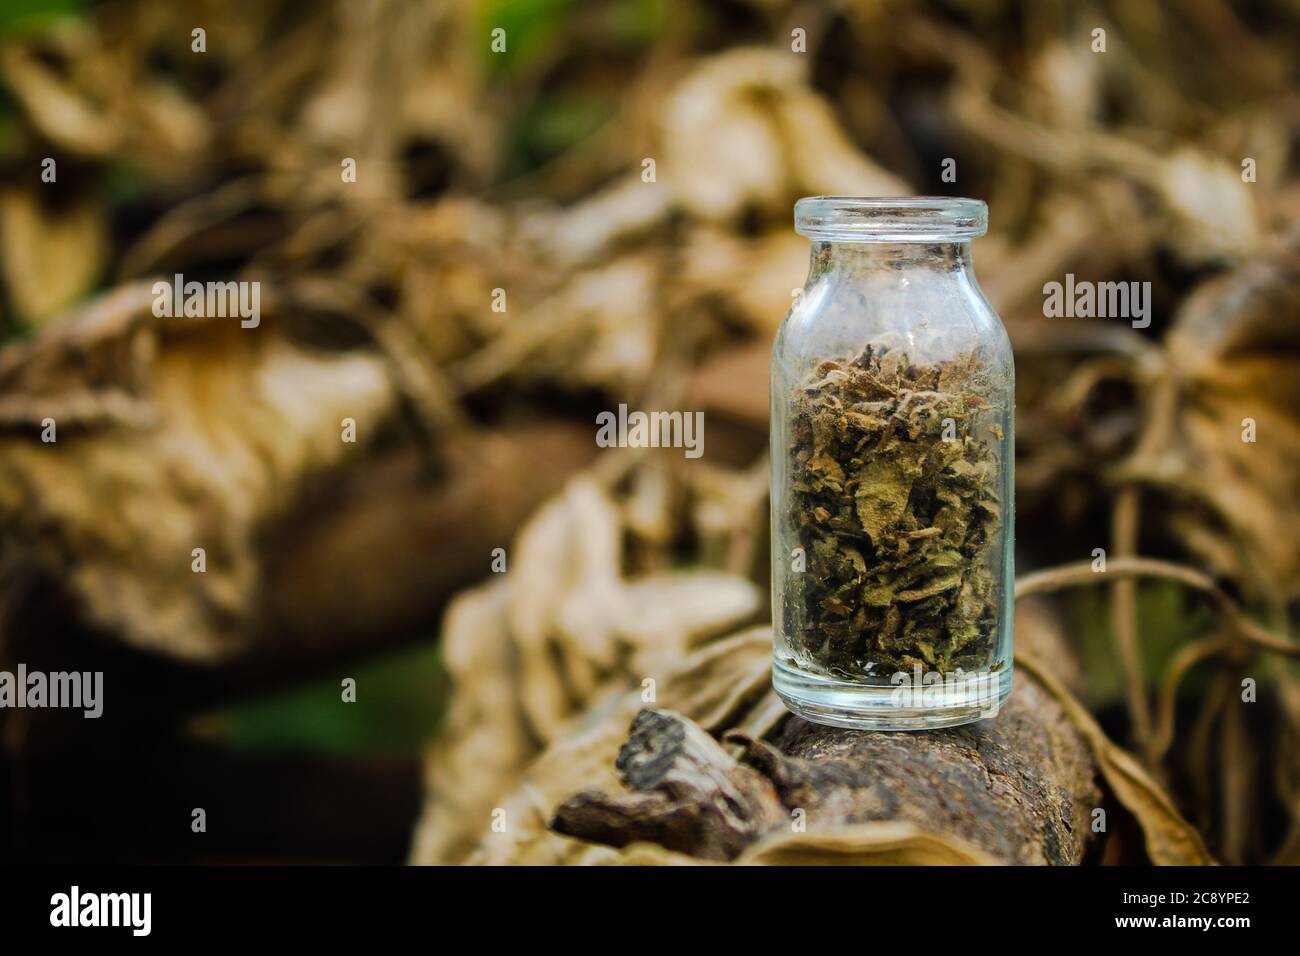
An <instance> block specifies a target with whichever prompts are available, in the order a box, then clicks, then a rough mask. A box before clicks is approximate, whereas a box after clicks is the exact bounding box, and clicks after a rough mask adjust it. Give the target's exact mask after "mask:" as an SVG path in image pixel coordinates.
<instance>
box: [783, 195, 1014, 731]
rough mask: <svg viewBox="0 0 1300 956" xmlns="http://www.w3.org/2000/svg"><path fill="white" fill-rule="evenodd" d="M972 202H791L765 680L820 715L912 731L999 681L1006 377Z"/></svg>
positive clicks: (966, 717) (1004, 653)
mask: <svg viewBox="0 0 1300 956" xmlns="http://www.w3.org/2000/svg"><path fill="white" fill-rule="evenodd" d="M987 223H988V208H987V207H986V206H985V204H984V203H982V202H980V201H978V200H974V199H949V198H943V197H919V198H904V199H859V198H849V197H831V196H818V197H813V198H807V199H801V200H799V202H798V203H796V205H795V230H796V231H797V232H799V233H800V234H802V235H805V236H807V237H808V238H809V239H811V240H812V262H811V267H810V270H809V274H808V281H807V284H806V285H805V286H804V288H803V290H802V292H801V293H800V294H799V295H798V297H797V298H796V299H795V302H794V305H793V307H792V308H791V310H790V314H789V315H788V316H787V317H786V319H785V321H784V322H783V323H782V325H781V328H780V330H779V331H778V332H777V336H776V343H775V346H774V349H773V355H772V426H771V427H772V433H771V443H772V447H771V457H772V600H773V609H772V617H773V629H774V632H775V634H774V649H773V650H774V660H773V665H774V667H773V678H772V682H773V685H774V686H775V688H776V691H777V693H778V694H780V696H781V699H782V700H784V701H785V703H786V706H787V707H789V708H790V709H791V710H792V711H794V712H795V713H797V714H799V715H801V716H803V717H806V718H807V719H809V720H812V721H815V722H817V723H821V724H830V725H832V726H837V727H852V728H860V729H867V730H917V729H925V728H932V727H948V726H954V725H957V724H964V723H969V722H971V721H974V720H979V719H980V718H983V717H990V716H992V715H993V714H995V713H996V712H997V708H998V706H999V705H1000V704H1001V702H1002V701H1003V700H1005V699H1006V696H1007V694H1009V693H1010V692H1011V672H1012V659H1011V631H1012V614H1013V600H1014V570H1013V560H1014V498H1013V495H1014V452H1013V440H1014V439H1013V434H1012V428H1013V420H1014V406H1015V373H1014V367H1013V362H1012V355H1011V345H1010V342H1009V340H1008V338H1007V334H1006V330H1005V329H1004V328H1003V326H1002V323H1001V321H999V319H998V317H997V314H996V313H995V312H994V311H993V309H992V307H991V306H990V305H989V303H988V301H987V300H986V299H985V298H984V294H983V293H982V292H981V291H980V287H979V285H978V284H977V283H976V281H975V273H974V270H973V268H972V266H971V240H972V239H975V238H976V237H978V236H982V235H983V234H984V232H985V230H986V228H987Z"/></svg>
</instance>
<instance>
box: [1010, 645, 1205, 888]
mask: <svg viewBox="0 0 1300 956" xmlns="http://www.w3.org/2000/svg"><path fill="white" fill-rule="evenodd" d="M1016 666H1017V667H1023V668H1024V669H1025V670H1027V671H1028V672H1029V673H1030V674H1032V675H1033V676H1034V677H1035V678H1036V679H1037V680H1038V682H1039V683H1040V684H1042V685H1043V687H1044V688H1046V689H1047V691H1048V692H1049V693H1050V694H1051V695H1052V696H1053V697H1055V698H1056V699H1057V701H1059V702H1060V704H1061V706H1062V707H1063V708H1064V709H1065V712H1066V714H1067V715H1068V716H1069V718H1070V720H1071V721H1072V722H1073V723H1074V725H1075V726H1076V727H1077V728H1078V729H1079V732H1080V733H1081V734H1083V736H1084V738H1085V739H1086V740H1087V741H1088V746H1089V747H1090V748H1091V749H1092V753H1093V756H1094V757H1095V758H1096V760H1097V764H1098V766H1099V767H1101V772H1102V775H1103V776H1104V777H1105V778H1106V782H1107V783H1108V784H1109V785H1110V788H1111V790H1112V792H1114V794H1115V797H1116V799H1117V800H1119V802H1120V803H1121V804H1123V806H1124V807H1125V809H1127V810H1128V811H1129V812H1130V813H1132V814H1133V816H1134V817H1136V818H1137V821H1138V824H1139V825H1140V826H1141V827H1142V832H1143V833H1144V834H1145V835H1146V848H1147V854H1148V855H1149V856H1150V858H1151V862H1152V863H1155V864H1158V865H1161V866H1207V865H1211V864H1213V863H1214V859H1213V857H1211V856H1210V852H1209V850H1207V849H1206V848H1205V842H1204V840H1202V839H1201V835H1200V834H1199V833H1198V832H1197V831H1196V830H1195V828H1193V827H1192V825H1191V824H1190V823H1188V822H1187V821H1186V820H1185V819H1183V816H1182V814H1180V813H1179V812H1178V810H1177V809H1175V807H1174V805H1173V801H1172V800H1170V798H1169V795H1168V794H1167V793H1165V791H1164V790H1163V789H1162V788H1161V787H1160V785H1159V784H1157V783H1156V782H1155V781H1154V780H1152V779H1151V777H1150V775H1148V774H1147V772H1146V771H1145V770H1144V769H1142V765H1141V764H1139V763H1138V761H1137V758H1135V757H1134V756H1133V755H1132V754H1130V753H1129V752H1128V751H1126V750H1124V749H1123V748H1121V747H1118V746H1116V745H1115V744H1114V743H1112V742H1111V740H1110V738H1108V737H1107V736H1106V734H1105V732H1104V731H1103V730H1102V729H1101V726H1100V725H1099V724H1098V723H1097V721H1096V720H1094V719H1093V717H1092V715H1091V714H1090V713H1088V710H1087V708H1085V707H1084V706H1083V704H1081V703H1079V701H1078V699H1077V698H1075V696H1074V695H1073V694H1071V693H1070V692H1069V691H1068V690H1067V689H1066V688H1065V686H1064V685H1063V684H1061V682H1060V681H1059V680H1057V678H1056V677H1055V676H1053V675H1052V673H1051V672H1050V670H1049V669H1047V668H1046V667H1044V666H1043V665H1042V664H1041V663H1040V662H1038V661H1036V660H1035V659H1034V658H1033V657H1032V656H1031V655H1028V654H1026V653H1024V652H1023V651H1018V652H1017V653H1016Z"/></svg>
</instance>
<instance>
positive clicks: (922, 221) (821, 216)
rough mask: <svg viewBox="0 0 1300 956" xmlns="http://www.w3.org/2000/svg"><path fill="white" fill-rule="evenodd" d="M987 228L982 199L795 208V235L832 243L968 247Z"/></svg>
mask: <svg viewBox="0 0 1300 956" xmlns="http://www.w3.org/2000/svg"><path fill="white" fill-rule="evenodd" d="M988 226H989V207H988V206H987V205H986V204H985V203H984V202H983V201H982V200H979V199H960V198H954V197H949V196H902V197H898V196H894V197H884V198H870V197H861V196H806V197H804V198H803V199H800V200H799V201H798V202H797V203H795V204H794V231H795V232H797V233H799V234H800V235H801V236H807V237H808V238H809V239H819V240H824V241H829V242H965V241H966V240H968V239H977V238H979V237H980V236H982V235H984V233H986V232H987V231H988Z"/></svg>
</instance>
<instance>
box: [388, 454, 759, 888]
mask: <svg viewBox="0 0 1300 956" xmlns="http://www.w3.org/2000/svg"><path fill="white" fill-rule="evenodd" d="M625 514H626V512H625V510H624V509H622V508H619V507H617V506H616V504H615V501H614V499H613V498H612V497H611V496H610V493H609V492H607V491H606V490H605V489H604V487H603V486H602V485H601V484H600V483H598V482H597V481H596V480H594V479H593V478H592V477H590V476H578V477H577V478H575V479H573V480H572V481H571V482H570V484H569V485H568V487H567V488H566V489H565V491H564V492H563V493H562V494H560V495H558V496H557V497H556V498H554V499H552V500H551V501H550V502H548V503H547V504H546V505H545V506H543V507H542V508H541V509H540V510H539V511H538V512H537V513H536V514H535V515H534V516H533V518H532V519H530V521H529V522H528V523H527V524H526V525H525V527H524V528H523V529H522V530H521V531H520V532H519V534H518V536H517V538H516V541H515V543H514V545H513V546H512V547H510V548H509V549H508V554H509V555H510V562H511V563H510V571H509V574H508V575H506V576H505V577H503V578H501V579H499V580H496V581H494V582H492V583H490V584H487V585H484V586H482V587H480V588H476V589H474V590H471V591H469V592H466V593H465V594H463V595H462V596H460V597H459V598H457V599H456V600H455V601H454V602H453V604H452V606H451V607H450V608H449V610H448V612H447V617H446V622H445V624H444V627H443V638H442V639H443V646H444V649H445V654H446V661H447V669H448V671H449V672H450V675H451V678H452V681H453V683H454V686H455V696H454V698H453V701H452V706H451V712H450V714H449V715H448V718H447V724H446V726H445V729H444V730H443V732H442V734H441V736H440V738H439V740H438V741H437V742H436V743H435V744H434V746H433V748H432V750H431V752H430V755H429V759H428V789H429V792H430V795H429V798H428V805H427V807H426V811H425V814H424V819H423V821H422V823H421V825H420V827H419V829H418V830H417V835H416V841H415V846H414V849H413V851H412V859H413V860H414V861H415V862H422V863H434V862H441V863H446V862H456V861H460V860H462V859H464V858H465V856H466V854H467V853H469V852H470V851H471V850H472V849H473V848H474V847H475V846H478V850H477V851H476V853H477V857H476V858H482V859H485V860H488V861H496V860H499V859H501V858H503V856H509V857H511V858H515V857H520V860H519V861H520V862H524V861H525V860H524V859H523V857H527V860H526V861H527V862H560V861H561V860H569V859H570V858H571V857H572V854H573V852H574V851H573V850H572V848H571V847H568V846H565V845H564V844H562V843H555V842H554V841H555V840H559V839H560V838H558V837H553V836H551V835H549V834H548V833H547V831H546V823H547V821H548V820H549V813H550V811H551V810H552V809H553V807H554V805H555V804H556V803H558V802H559V800H560V799H562V798H563V797H564V796H567V794H568V790H567V787H568V786H569V784H570V783H571V782H572V781H573V780H578V779H583V776H582V775H583V774H587V775H588V776H587V778H586V779H591V777H590V774H592V773H595V774H596V775H597V776H599V774H600V771H599V770H598V768H599V767H601V766H605V767H608V766H609V765H611V764H612V760H613V754H614V753H616V752H617V750H618V746H619V744H620V742H621V740H622V736H623V734H624V732H625V730H626V726H627V721H628V720H629V719H630V717H631V714H632V713H634V712H635V710H636V709H637V708H638V707H639V706H641V705H642V704H643V703H644V701H643V700H642V696H641V695H642V694H643V693H645V692H646V691H645V688H646V687H650V688H653V689H654V692H655V693H656V694H657V695H658V698H659V699H660V700H670V701H671V703H670V704H669V706H672V707H674V708H676V709H678V710H681V711H683V712H684V713H688V714H690V715H692V716H696V717H698V718H699V719H700V720H701V722H703V723H705V724H706V726H707V725H709V724H710V723H716V722H717V721H719V720H725V719H727V717H728V715H730V714H731V713H733V712H735V711H737V710H738V709H740V708H743V707H744V705H745V701H746V700H751V699H754V698H755V697H757V696H758V695H759V694H760V693H761V688H762V687H764V686H766V683H767V681H768V680H769V672H768V666H769V660H768V658H769V657H770V652H771V647H770V640H771V635H770V632H766V631H765V632H762V633H761V634H759V635H757V636H755V635H741V636H739V637H737V638H731V639H728V640H726V641H722V642H713V643H709V644H706V645H705V648H704V650H702V651H700V652H698V653H696V654H694V655H691V654H690V653H689V649H690V648H691V647H692V646H693V645H694V644H696V643H697V642H699V641H700V640H702V639H705V638H707V637H709V636H712V635H716V634H719V633H725V632H726V630H727V629H729V628H732V627H734V626H735V625H736V624H737V623H738V622H739V621H742V620H744V619H746V618H748V617H751V616H752V615H753V614H754V612H755V611H756V610H757V608H758V603H759V593H758V589H757V588H755V587H754V585H753V584H751V583H750V582H748V581H745V580H743V579H741V578H737V577H734V576H729V575H723V574H720V573H718V572H714V571H709V570H706V569H699V570H696V571H690V572H680V571H678V572H656V573H650V574H646V575H641V576H633V577H625V572H624V571H623V570H622V569H623V565H624V558H623V554H622V541H623V538H624V536H625V534H626V532H627V530H628V529H627V527H626V525H625V521H626V517H625ZM759 647H761V653H758V651H757V650H756V648H759ZM683 658H686V660H687V661H689V667H688V666H687V664H686V663H684V662H683ZM723 668H729V670H728V671H727V675H726V676H725V677H718V672H719V670H720V669H723ZM701 675H705V676H707V677H710V678H717V679H716V680H705V679H704V677H702V676H701ZM645 681H651V682H652V683H649V684H645V683H643V682H645ZM629 687H636V688H638V689H637V690H634V691H631V692H629V691H628V688H629ZM602 702H603V703H602ZM588 708H592V709H591V710H588ZM584 712H586V713H587V716H586V718H585V723H580V724H579V725H577V726H575V721H580V722H581V720H582V718H580V717H579V715H581V714H583V713H584ZM619 715H621V716H619ZM606 718H607V719H606ZM548 745H549V746H550V747H551V750H548V751H546V753H547V754H555V755H558V756H553V757H547V756H543V757H542V758H541V759H540V760H539V762H538V764H537V766H536V767H535V768H534V769H533V770H532V771H530V773H529V775H528V777H526V778H525V779H524V781H523V782H522V783H519V778H520V774H521V773H522V772H523V770H524V768H525V766H526V765H527V764H528V762H529V761H530V760H532V759H533V758H534V757H535V756H536V755H537V754H538V753H539V751H542V750H543V748H545V747H547V746H548ZM494 806H500V807H502V808H504V809H505V811H506V813H507V815H508V817H509V819H510V826H509V827H508V828H507V832H506V833H493V832H492V831H491V829H490V823H491V819H490V812H491V810H492V808H493V807H494ZM570 842H572V841H570ZM584 859H585V857H584Z"/></svg>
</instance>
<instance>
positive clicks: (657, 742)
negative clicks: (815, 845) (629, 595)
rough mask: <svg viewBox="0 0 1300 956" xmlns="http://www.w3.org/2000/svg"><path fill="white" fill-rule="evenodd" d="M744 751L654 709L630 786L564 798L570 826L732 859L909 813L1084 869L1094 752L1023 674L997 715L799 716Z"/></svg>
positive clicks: (626, 755) (637, 737)
mask: <svg viewBox="0 0 1300 956" xmlns="http://www.w3.org/2000/svg"><path fill="white" fill-rule="evenodd" d="M724 741H725V742H727V743H731V744H734V745H737V746H738V747H739V748H740V750H739V755H738V756H733V755H732V754H731V753H729V752H728V750H727V749H726V747H725V746H724V745H723V744H721V743H719V742H717V741H714V740H713V739H712V738H711V737H709V735H708V734H706V733H704V732H703V731H702V730H700V728H699V727H697V726H696V725H694V724H693V723H692V722H691V721H689V720H687V719H686V718H684V717H681V716H680V715H677V714H674V713H671V712H667V711H655V710H643V711H642V712H641V713H640V714H638V715H637V717H636V719H635V720H634V721H633V724H632V733H631V736H630V737H629V738H628V740H627V742H626V743H625V744H624V746H623V749H622V751H621V752H620V754H619V757H618V761H617V767H618V769H619V772H620V776H621V779H622V782H623V783H624V785H625V786H626V787H627V788H628V789H627V791H626V792H620V793H609V792H605V791H601V790H586V791H583V792H581V793H578V794H576V795H574V796H572V797H570V798H569V799H567V800H565V801H564V802H563V803H561V804H560V806H559V807H558V809H557V810H556V812H555V815H554V818H553V820H552V823H551V826H552V829H553V830H555V831H556V832H558V833H561V834H566V835H568V836H573V837H578V838H581V839H584V840H589V841H593V842H599V843H605V844H609V845H613V846H626V845H628V844H631V843H635V842H639V841H650V842H653V843H657V844H659V845H660V846H663V847H665V848H667V849H670V850H674V851H677V852H679V853H685V854H689V855H690V856H694V857H700V858H704V859H713V860H729V859H734V858H735V857H737V856H738V855H739V854H740V853H741V852H743V851H744V849H745V848H746V847H748V846H750V845H751V844H753V843H755V842H756V841H758V840H759V839H761V838H763V837H765V836H770V835H772V834H774V833H776V832H779V831H784V830H789V829H790V828H791V826H792V821H802V825H803V826H805V827H806V828H807V831H808V832H809V833H816V832H833V831H835V830H836V829H837V828H843V827H845V826H848V825H852V824H859V823H866V822H872V821H902V822H907V823H912V824H915V825H916V826H918V827H919V828H921V829H922V830H924V831H927V832H930V833H934V834H937V835H939V836H941V837H946V838H951V839H953V840H954V842H960V843H962V844H965V845H969V846H973V847H976V848H978V849H981V850H983V851H985V852H986V853H988V854H990V855H991V856H992V857H994V858H996V859H998V860H1000V861H1003V862H1007V863H1020V864H1057V865H1059V864H1077V863H1080V862H1081V861H1082V860H1083V859H1084V856H1085V853H1086V851H1087V848H1088V844H1089V839H1090V837H1091V833H1092V831H1091V828H1090V822H1091V811H1092V809H1093V808H1094V807H1096V806H1098V805H1099V803H1100V801H1101V795H1100V791H1099V789H1098V787H1097V782H1096V767H1095V765H1094V763H1093V760H1092V757H1091V755H1090V753H1089V751H1088V748H1087V746H1086V744H1085V742H1084V741H1083V739H1082V738H1081V737H1080V735H1079V734H1078V733H1077V732H1076V731H1075V729H1074V727H1073V726H1072V725H1071V724H1070V722H1069V720H1068V718H1067V717H1066V715H1065V713H1064V712H1063V711H1062V710H1061V708H1060V706H1059V705H1058V704H1057V703H1056V701H1055V700H1054V699H1053V698H1052V697H1051V696H1050V695H1049V694H1047V693H1046V692H1045V691H1044V690H1043V688H1042V687H1041V686H1039V685H1038V683H1037V682H1035V681H1034V680H1033V679H1032V678H1030V677H1028V676H1025V675H1023V674H1022V675H1020V676H1019V677H1018V678H1017V680H1016V686H1015V690H1014V691H1013V692H1012V694H1011V697H1010V698H1009V699H1008V701H1007V704H1006V706H1004V707H1003V709H1002V711H1001V712H1000V713H999V714H998V715H997V717H996V718H994V719H992V720H984V721H980V722H978V723H975V724H969V725H966V726H964V727H955V728H949V729H945V730H935V731H927V732H917V733H863V732H858V731H850V730H839V729H835V728H830V727H822V726H818V725H815V724H811V723H808V722H807V721H804V720H802V719H799V718H795V717H791V718H789V719H788V720H786V721H785V723H784V725H783V726H782V728H781V729H780V730H779V731H778V732H777V733H776V734H775V736H774V737H773V738H772V740H771V741H770V742H764V741H757V740H751V739H749V738H748V737H745V736H743V735H740V734H737V733H732V734H729V735H727V736H726V737H725V738H724Z"/></svg>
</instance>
